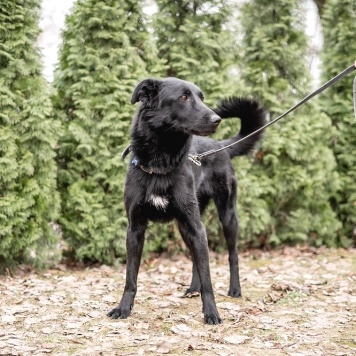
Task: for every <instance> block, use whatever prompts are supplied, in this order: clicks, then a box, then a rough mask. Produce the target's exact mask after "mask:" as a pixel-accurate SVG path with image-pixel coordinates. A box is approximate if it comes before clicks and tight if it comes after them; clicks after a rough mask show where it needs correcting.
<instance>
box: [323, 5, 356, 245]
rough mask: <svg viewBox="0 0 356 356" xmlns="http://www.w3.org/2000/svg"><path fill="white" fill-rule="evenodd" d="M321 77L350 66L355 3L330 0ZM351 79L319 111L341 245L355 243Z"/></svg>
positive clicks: (355, 130) (355, 133) (355, 124)
mask: <svg viewBox="0 0 356 356" xmlns="http://www.w3.org/2000/svg"><path fill="white" fill-rule="evenodd" d="M322 24H323V30H324V51H323V67H322V68H323V72H322V74H323V77H324V79H325V80H328V79H330V78H332V77H333V76H335V75H336V74H338V73H339V72H341V71H342V70H343V69H344V68H346V67H349V66H350V65H351V64H352V63H353V62H354V60H355V54H356V42H355V33H356V3H355V1H354V0H341V1H335V0H329V1H327V2H326V5H325V8H324V12H323V18H322ZM352 85H353V77H352V76H350V77H346V78H344V79H343V80H342V81H339V82H338V83H336V84H335V85H333V86H332V87H331V88H330V89H328V91H327V92H326V93H325V94H324V95H323V99H322V109H323V111H324V112H325V113H326V114H327V115H328V116H329V117H330V118H331V121H332V124H333V127H334V128H335V130H334V135H333V138H332V140H331V141H330V143H331V145H330V147H331V148H332V149H333V151H334V154H335V157H336V161H337V170H338V172H339V174H340V178H341V187H340V189H339V190H338V192H337V193H336V194H334V195H333V201H334V208H335V210H336V212H337V214H338V217H339V219H340V220H341V221H342V224H343V229H342V231H341V232H340V234H339V239H340V243H341V244H343V245H345V246H348V245H350V243H351V242H352V241H353V243H354V244H355V243H356V121H355V118H354V113H353V107H352Z"/></svg>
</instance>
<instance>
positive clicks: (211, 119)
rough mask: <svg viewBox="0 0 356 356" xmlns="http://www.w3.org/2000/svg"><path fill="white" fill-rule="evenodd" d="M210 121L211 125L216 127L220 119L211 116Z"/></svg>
mask: <svg viewBox="0 0 356 356" xmlns="http://www.w3.org/2000/svg"><path fill="white" fill-rule="evenodd" d="M210 121H211V122H212V123H213V124H216V125H218V124H219V123H220V121H221V117H220V116H218V115H213V116H212V117H211V118H210Z"/></svg>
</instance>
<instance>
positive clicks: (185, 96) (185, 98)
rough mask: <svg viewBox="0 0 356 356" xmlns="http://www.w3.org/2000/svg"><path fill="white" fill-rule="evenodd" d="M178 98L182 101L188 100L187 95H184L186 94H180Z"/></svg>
mask: <svg viewBox="0 0 356 356" xmlns="http://www.w3.org/2000/svg"><path fill="white" fill-rule="evenodd" d="M180 100H182V101H186V100H188V95H186V94H184V95H182V96H181V97H180Z"/></svg>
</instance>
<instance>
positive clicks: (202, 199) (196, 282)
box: [178, 195, 210, 297]
mask: <svg viewBox="0 0 356 356" xmlns="http://www.w3.org/2000/svg"><path fill="white" fill-rule="evenodd" d="M198 201H199V210H200V215H202V214H203V212H204V210H205V208H206V207H207V205H208V204H209V201H210V196H208V195H199V196H198ZM178 228H179V226H178ZM180 234H181V236H182V238H183V240H184V242H185V244H186V245H187V247H188V248H189V251H190V255H191V258H192V263H193V267H192V281H191V283H190V287H189V288H188V289H187V290H186V291H185V293H184V296H186V297H191V296H195V295H197V294H200V279H199V275H198V270H197V266H196V264H195V262H194V258H193V253H192V248H191V246H190V241H189V239H187V238H186V236H185V234H184V232H183V231H180Z"/></svg>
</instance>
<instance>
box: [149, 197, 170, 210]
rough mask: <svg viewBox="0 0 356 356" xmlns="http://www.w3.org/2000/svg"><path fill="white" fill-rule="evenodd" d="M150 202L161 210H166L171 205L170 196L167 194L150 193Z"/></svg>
mask: <svg viewBox="0 0 356 356" xmlns="http://www.w3.org/2000/svg"><path fill="white" fill-rule="evenodd" d="M148 203H150V204H151V205H153V206H154V207H155V208H157V209H159V210H163V211H165V210H166V209H167V207H168V205H169V198H168V197H167V196H165V195H157V194H150V195H149V196H148Z"/></svg>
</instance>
